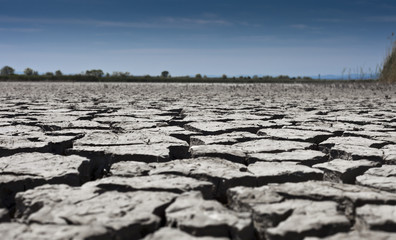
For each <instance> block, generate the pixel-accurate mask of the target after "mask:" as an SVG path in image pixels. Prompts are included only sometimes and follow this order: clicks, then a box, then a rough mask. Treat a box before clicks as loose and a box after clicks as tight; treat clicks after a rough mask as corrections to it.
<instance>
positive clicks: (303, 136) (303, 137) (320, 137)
mask: <svg viewBox="0 0 396 240" xmlns="http://www.w3.org/2000/svg"><path fill="white" fill-rule="evenodd" d="M257 134H258V135H262V136H268V137H270V138H273V139H280V140H293V141H302V142H312V143H320V142H323V141H324V140H326V139H328V138H329V137H332V136H333V134H332V133H329V132H320V131H310V130H298V129H287V128H282V129H261V130H260V131H258V132H257Z"/></svg>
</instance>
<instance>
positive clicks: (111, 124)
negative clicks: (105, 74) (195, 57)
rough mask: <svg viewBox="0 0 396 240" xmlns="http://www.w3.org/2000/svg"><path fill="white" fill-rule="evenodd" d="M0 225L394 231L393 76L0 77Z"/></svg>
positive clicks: (83, 232) (35, 232)
mask: <svg viewBox="0 0 396 240" xmlns="http://www.w3.org/2000/svg"><path fill="white" fill-rule="evenodd" d="M0 89H1V91H0V173H1V174H0V235H1V238H2V239H5V240H8V239H18V240H19V239H20V240H22V239H23V240H29V239H51V240H60V239H62V240H63V239H128V240H129V239H145V240H160V239H166V240H169V239H187V240H189V239H191V240H193V239H201V240H209V239H212V240H216V239H217V240H220V239H268V240H281V239H297V240H298V239H306V240H314V239H315V240H318V239H326V240H335V239H358V240H362V239H378V240H390V239H396V89H395V86H390V85H377V84H361V83H354V84H311V85H302V84H289V85H284V84H250V85H234V84H223V85H221V84H143V83H142V84H132V83H131V84H125V83H124V84H116V83H112V84H111V83H107V84H104V83H5V82H3V83H0Z"/></svg>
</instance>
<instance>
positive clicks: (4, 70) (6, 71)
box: [0, 66, 15, 76]
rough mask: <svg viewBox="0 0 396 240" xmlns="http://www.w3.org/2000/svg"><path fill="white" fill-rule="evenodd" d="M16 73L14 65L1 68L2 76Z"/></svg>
mask: <svg viewBox="0 0 396 240" xmlns="http://www.w3.org/2000/svg"><path fill="white" fill-rule="evenodd" d="M14 73H15V70H14V69H13V68H12V67H10V66H4V67H3V68H2V69H1V70H0V75H2V76H9V75H13V74H14Z"/></svg>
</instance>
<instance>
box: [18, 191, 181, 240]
mask: <svg viewBox="0 0 396 240" xmlns="http://www.w3.org/2000/svg"><path fill="white" fill-rule="evenodd" d="M176 196H177V195H176V194H174V193H170V192H148V191H135V192H131V193H130V192H122V193H120V192H116V191H105V192H102V191H100V190H99V189H97V188H94V187H89V186H87V187H82V188H78V187H69V186H66V185H44V186H41V187H37V188H35V189H34V190H28V191H26V192H23V193H18V194H17V195H16V216H18V218H20V219H21V221H23V222H26V223H39V224H54V225H58V226H63V225H73V226H95V227H104V228H106V230H107V232H106V233H107V234H111V235H112V236H113V237H114V238H116V239H140V238H142V237H144V236H145V235H146V234H148V233H151V232H154V231H155V230H156V229H158V228H159V226H160V223H161V216H163V215H164V211H165V208H166V207H167V206H168V205H169V204H170V203H172V201H173V199H174V198H175V197H176Z"/></svg>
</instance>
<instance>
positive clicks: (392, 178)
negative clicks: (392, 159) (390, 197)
mask: <svg viewBox="0 0 396 240" xmlns="http://www.w3.org/2000/svg"><path fill="white" fill-rule="evenodd" d="M356 183H357V184H359V185H363V186H368V187H372V188H376V189H381V190H384V191H388V192H395V193H396V184H395V183H396V166H395V165H383V166H382V167H380V168H371V169H369V170H368V171H366V172H365V173H364V174H363V175H362V176H359V177H357V178H356Z"/></svg>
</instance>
